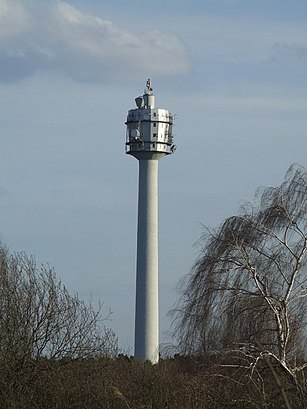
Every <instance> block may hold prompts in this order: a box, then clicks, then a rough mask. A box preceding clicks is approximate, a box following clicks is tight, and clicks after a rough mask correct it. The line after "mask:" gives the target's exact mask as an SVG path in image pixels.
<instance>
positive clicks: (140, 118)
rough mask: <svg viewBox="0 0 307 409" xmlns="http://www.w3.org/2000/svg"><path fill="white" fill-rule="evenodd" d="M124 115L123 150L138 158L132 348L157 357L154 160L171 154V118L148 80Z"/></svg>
mask: <svg viewBox="0 0 307 409" xmlns="http://www.w3.org/2000/svg"><path fill="white" fill-rule="evenodd" d="M135 101H136V104H137V109H131V110H129V112H128V116H127V122H126V125H127V136H126V153H128V154H130V155H132V156H134V157H135V158H136V159H137V160H138V161H139V196H138V232H137V268H136V305H135V341H134V342H135V347H134V354H135V356H136V357H137V358H139V359H141V360H142V361H146V360H149V361H151V362H152V363H157V362H158V360H159V308H158V160H159V159H161V158H162V157H164V156H165V155H168V154H170V153H173V152H174V151H175V145H173V144H172V142H173V137H172V125H173V117H172V115H171V114H170V113H169V111H167V110H166V109H159V108H155V98H154V95H153V94H152V88H151V83H150V80H148V81H147V84H146V89H145V93H144V95H143V96H141V97H138V98H136V99H135Z"/></svg>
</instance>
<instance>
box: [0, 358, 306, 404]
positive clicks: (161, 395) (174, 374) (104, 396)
mask: <svg viewBox="0 0 307 409" xmlns="http://www.w3.org/2000/svg"><path fill="white" fill-rule="evenodd" d="M303 376H304V374H303V373H301V375H300V377H301V378H300V380H299V383H298V384H294V383H293V381H292V379H290V378H289V377H288V376H287V374H286V373H285V372H284V371H282V369H281V368H280V366H279V367H278V366H276V365H275V364H274V363H272V366H271V367H270V365H269V364H268V363H266V362H262V363H260V365H259V366H258V367H257V368H256V370H255V372H254V373H252V371H251V368H250V367H249V365H248V362H247V361H246V360H245V361H243V360H242V358H239V357H238V358H237V359H234V358H232V359H229V358H227V357H226V356H223V357H222V356H220V357H210V358H209V357H207V358H205V357H201V358H195V357H194V358H189V357H180V356H177V357H175V358H170V359H162V360H161V361H160V362H159V364H158V365H151V364H149V363H141V362H138V361H136V360H134V359H129V358H127V357H125V356H122V357H118V358H98V357H97V358H84V359H80V360H78V359H77V360H71V359H61V360H53V359H51V360H50V359H40V360H35V361H29V362H28V364H27V366H24V367H23V368H18V367H17V366H11V367H9V366H8V365H6V366H2V365H1V367H0V407H1V408H16V409H17V408H18V409H21V408H24V409H26V408H29V409H30V408H31V409H32V408H39V409H72V408H74V409H85V408H86V409H102V408H103V409H109V408H112V409H124V408H130V409H204V408H206V409H221V408H235V409H246V408H259V409H260V408H261V409H263V408H266V409H281V408H286V409H289V408H292V409H294V408H295V409H304V408H306V402H307V394H306V386H305V384H304V377H303Z"/></svg>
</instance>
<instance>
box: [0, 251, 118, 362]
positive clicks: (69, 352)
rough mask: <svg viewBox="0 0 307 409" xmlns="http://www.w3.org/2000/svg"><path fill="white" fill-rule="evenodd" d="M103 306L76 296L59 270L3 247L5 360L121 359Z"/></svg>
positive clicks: (0, 330) (0, 316) (1, 346)
mask: <svg viewBox="0 0 307 409" xmlns="http://www.w3.org/2000/svg"><path fill="white" fill-rule="evenodd" d="M101 307H102V306H101V305H99V306H98V308H97V309H94V308H93V306H92V305H91V303H85V302H84V301H81V300H80V299H79V298H78V296H77V295H73V296H72V295H70V294H69V292H68V291H67V289H66V288H65V286H63V284H62V283H61V282H60V281H59V280H58V279H57V277H56V275H55V273H54V271H53V269H49V268H45V267H41V268H39V269H38V268H37V266H36V262H35V259H34V258H33V257H27V255H26V254H24V253H17V254H13V255H10V254H9V253H8V251H7V250H6V249H5V248H4V247H3V246H1V245H0V361H2V362H3V361H7V362H8V361H9V362H15V363H16V362H18V364H19V365H20V366H22V365H23V364H24V363H25V362H27V361H29V360H33V359H38V358H42V357H46V358H55V359H59V358H65V357H69V358H73V359H76V358H84V357H91V356H97V355H103V356H112V355H115V354H116V353H117V338H116V336H115V334H114V332H113V331H112V330H110V329H107V328H106V327H105V325H104V320H105V318H104V317H103V316H102V308H101Z"/></svg>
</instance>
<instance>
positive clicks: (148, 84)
mask: <svg viewBox="0 0 307 409" xmlns="http://www.w3.org/2000/svg"><path fill="white" fill-rule="evenodd" d="M152 91H153V88H152V86H151V79H150V78H148V80H147V82H146V88H145V91H144V94H145V95H152Z"/></svg>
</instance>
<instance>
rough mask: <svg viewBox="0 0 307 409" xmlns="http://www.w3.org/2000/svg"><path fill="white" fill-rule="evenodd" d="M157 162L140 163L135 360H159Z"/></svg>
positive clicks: (143, 160)
mask: <svg viewBox="0 0 307 409" xmlns="http://www.w3.org/2000/svg"><path fill="white" fill-rule="evenodd" d="M158 346H159V308H158V160H157V159H140V160H139V201H138V230H137V267H136V303H135V346H134V349H135V351H134V353H135V356H136V357H138V358H140V359H142V360H144V361H145V360H150V361H151V362H154V363H155V362H157V361H158V359H159V351H158Z"/></svg>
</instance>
